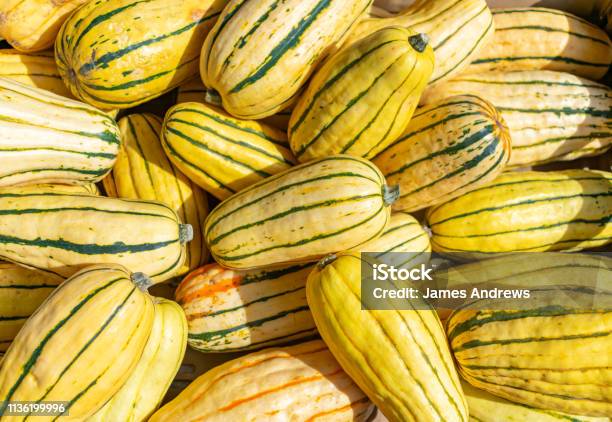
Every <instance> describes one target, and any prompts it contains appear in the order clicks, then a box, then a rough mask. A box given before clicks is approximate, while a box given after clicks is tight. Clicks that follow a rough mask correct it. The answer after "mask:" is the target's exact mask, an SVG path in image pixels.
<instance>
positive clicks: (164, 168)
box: [102, 114, 208, 275]
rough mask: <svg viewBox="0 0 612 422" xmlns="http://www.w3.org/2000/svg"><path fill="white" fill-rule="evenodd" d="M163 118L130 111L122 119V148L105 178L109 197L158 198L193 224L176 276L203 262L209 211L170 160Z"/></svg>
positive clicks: (203, 198)
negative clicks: (164, 143)
mask: <svg viewBox="0 0 612 422" xmlns="http://www.w3.org/2000/svg"><path fill="white" fill-rule="evenodd" d="M161 126H162V121H161V119H160V118H159V117H157V116H154V115H152V114H131V115H129V116H126V117H124V118H122V119H121V120H119V130H120V131H121V150H120V151H119V154H118V156H117V162H116V164H115V166H114V167H113V171H112V173H110V174H109V175H108V176H106V178H104V179H103V180H102V182H103V184H104V188H105V190H106V192H107V194H108V196H115V197H119V198H131V199H146V200H157V201H160V202H163V203H164V204H166V205H168V206H170V207H171V208H172V209H173V210H174V211H176V213H177V214H178V216H179V218H180V219H181V221H182V222H184V223H188V224H191V227H193V239H192V240H191V242H189V244H188V245H187V250H186V258H185V264H184V265H183V266H182V267H181V268H180V269H179V270H178V272H177V275H181V274H184V273H186V272H188V271H189V270H192V269H195V268H197V267H199V266H200V265H202V264H204V263H205V262H206V261H207V259H208V251H207V250H206V248H205V246H204V244H203V243H204V242H203V239H202V227H201V224H203V222H204V219H205V218H206V214H208V199H207V197H206V194H205V193H204V192H203V191H202V190H201V189H200V188H199V187H198V186H197V185H196V184H195V183H193V182H192V181H191V180H189V179H188V178H187V177H186V176H185V175H184V174H182V173H181V172H180V171H179V170H178V169H177V168H176V167H175V166H174V165H172V163H171V162H170V160H169V159H168V157H167V156H166V154H165V153H164V150H163V148H162V145H161V142H160V139H159V135H160V133H161Z"/></svg>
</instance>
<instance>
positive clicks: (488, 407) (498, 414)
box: [461, 382, 610, 422]
mask: <svg viewBox="0 0 612 422" xmlns="http://www.w3.org/2000/svg"><path fill="white" fill-rule="evenodd" d="M461 387H462V388H463V392H464V393H465V398H466V400H467V402H468V407H469V409H470V422H514V421H521V422H561V421H571V422H609V421H610V419H609V418H605V417H601V418H598V417H591V416H578V415H568V414H567V413H561V412H557V411H554V410H550V409H539V408H537V407H532V406H526V405H523V404H516V403H512V402H511V401H508V400H504V399H502V398H501V397H496V396H494V395H493V394H489V393H487V392H486V391H484V390H481V389H479V388H475V387H472V386H471V385H470V384H468V383H467V382H462V383H461Z"/></svg>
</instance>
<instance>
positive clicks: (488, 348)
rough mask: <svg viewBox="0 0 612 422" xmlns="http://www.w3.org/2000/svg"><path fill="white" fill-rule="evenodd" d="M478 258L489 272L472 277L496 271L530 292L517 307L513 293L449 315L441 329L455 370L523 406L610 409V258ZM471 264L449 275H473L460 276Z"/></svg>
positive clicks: (491, 277)
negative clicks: (456, 368) (446, 337)
mask: <svg viewBox="0 0 612 422" xmlns="http://www.w3.org/2000/svg"><path fill="white" fill-rule="evenodd" d="M523 255H524V254H523ZM539 255H542V254H539ZM529 261H532V262H529ZM519 262H520V263H519ZM479 264H481V265H480V266H481V268H482V267H484V268H485V269H486V270H485V271H487V272H488V275H485V276H480V277H479V278H478V279H479V281H487V280H488V281H489V282H492V281H494V282H495V283H499V280H500V278H498V277H500V276H502V277H503V278H502V279H501V280H504V281H506V282H507V283H508V284H507V285H508V286H517V285H518V286H521V287H523V286H525V287H527V288H528V289H529V290H530V298H529V299H528V300H524V301H522V304H521V305H519V306H517V300H516V299H506V300H501V299H498V300H495V305H494V306H493V307H492V308H493V309H491V310H483V309H482V308H485V309H486V308H487V303H486V302H485V303H483V304H482V305H483V306H480V307H478V308H474V307H472V308H468V307H463V308H459V309H458V310H456V311H455V312H453V313H452V314H451V316H450V317H449V319H448V321H447V333H448V338H449V341H450V345H451V350H452V351H453V353H454V356H455V360H456V361H457V364H458V365H459V370H460V372H461V375H462V376H463V377H464V378H465V379H466V380H467V381H468V382H469V383H470V384H472V385H473V386H475V387H477V388H480V389H483V390H486V391H488V392H489V393H491V394H494V395H496V396H500V397H502V398H505V399H507V400H510V401H513V402H517V403H521V404H524V405H527V406H533V407H538V408H544V409H551V410H552V411H555V412H564V413H570V414H577V415H587V416H609V415H611V414H612V399H611V397H612V383H611V382H610V379H611V377H612V368H610V355H609V351H610V350H611V349H612V336H611V335H610V332H611V331H612V314H611V313H610V304H612V291H610V289H609V281H610V279H611V277H612V259H611V258H609V257H603V256H599V257H598V258H595V257H588V256H587V257H584V258H579V259H578V258H577V257H576V256H574V255H573V254H554V257H546V256H544V257H534V258H533V259H532V260H526V259H525V257H524V256H523V259H522V260H520V261H519V260H518V259H517V258H516V257H515V256H513V255H507V256H503V257H498V258H493V259H490V260H485V261H482V262H480V263H479ZM473 265H474V264H467V268H466V270H467V272H463V270H462V267H461V266H459V267H455V268H454V269H453V270H454V271H455V273H456V275H455V277H456V278H463V280H466V279H468V280H470V281H472V280H471V279H469V278H464V277H462V276H466V277H469V275H470V274H472V273H474V271H473V268H471V267H473ZM525 265H527V266H528V267H529V268H525ZM538 267H539V268H538ZM472 285H473V284H472ZM502 287H503V285H502ZM521 420H522V419H521ZM539 420H540V419H538V421H539Z"/></svg>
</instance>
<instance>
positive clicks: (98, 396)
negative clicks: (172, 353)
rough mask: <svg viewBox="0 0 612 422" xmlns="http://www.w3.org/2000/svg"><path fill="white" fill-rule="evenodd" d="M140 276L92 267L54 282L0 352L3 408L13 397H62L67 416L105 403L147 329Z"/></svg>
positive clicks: (147, 301)
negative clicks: (0, 356)
mask: <svg viewBox="0 0 612 422" xmlns="http://www.w3.org/2000/svg"><path fill="white" fill-rule="evenodd" d="M142 277H143V275H142V274H140V275H133V276H132V275H131V274H130V272H128V271H127V270H126V269H125V268H123V267H121V266H117V265H104V266H92V267H89V268H86V269H84V270H83V271H81V272H79V273H78V274H75V275H74V277H72V278H70V279H69V280H67V281H66V282H64V283H63V284H62V285H61V286H60V287H59V288H57V289H56V290H55V291H54V292H53V293H52V294H51V296H49V297H48V298H47V300H46V301H45V302H44V303H43V304H42V305H41V306H40V307H39V308H38V310H37V311H36V312H35V313H34V315H32V316H31V317H30V319H28V321H27V322H26V323H25V325H24V326H23V328H22V329H21V331H20V332H19V334H17V337H16V338H15V341H14V342H13V344H12V345H11V347H10V348H9V350H8V351H7V353H6V355H5V356H4V360H3V362H2V366H1V367H0V398H1V399H2V400H1V401H2V404H0V410H1V411H4V410H6V406H7V403H8V402H10V401H35V402H38V401H62V402H68V412H69V415H70V418H74V419H82V418H86V417H88V416H91V415H92V414H93V413H94V412H95V411H97V410H98V409H99V408H100V407H102V406H103V405H104V403H105V402H106V401H107V400H109V399H110V398H111V397H112V396H113V394H115V393H116V392H117V391H118V390H119V389H120V388H121V385H122V384H123V383H124V382H125V381H126V380H127V378H128V376H129V375H130V373H131V372H132V370H133V368H134V367H135V366H136V364H137V363H138V359H139V358H140V356H141V355H142V352H143V350H144V348H145V344H146V342H147V338H148V337H149V334H150V332H151V327H152V324H153V318H154V308H153V300H152V298H151V296H149V294H148V293H146V287H148V286H147V281H146V278H142ZM25 419H26V418H25V417H24V416H22V417H16V418H14V420H25ZM37 419H39V420H42V421H51V420H54V416H47V417H38V418H37Z"/></svg>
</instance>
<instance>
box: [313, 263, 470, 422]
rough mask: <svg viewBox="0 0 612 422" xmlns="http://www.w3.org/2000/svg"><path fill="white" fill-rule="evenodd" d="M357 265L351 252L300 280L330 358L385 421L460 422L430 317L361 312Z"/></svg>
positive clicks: (453, 383)
mask: <svg viewBox="0 0 612 422" xmlns="http://www.w3.org/2000/svg"><path fill="white" fill-rule="evenodd" d="M361 265H362V264H361V258H360V257H359V254H356V253H354V254H343V255H340V256H338V257H335V256H328V257H327V258H325V259H324V260H322V261H321V262H320V263H319V264H318V265H317V267H316V269H315V270H313V272H312V273H311V274H310V276H309V277H308V282H307V284H306V294H307V297H308V304H309V305H310V309H311V310H312V314H313V317H314V320H315V322H316V324H317V328H318V329H319V333H320V334H321V337H322V338H323V340H324V341H325V342H326V343H327V344H328V346H329V348H330V350H331V352H332V353H333V355H334V356H335V357H336V359H338V362H339V363H340V365H341V366H342V368H343V369H344V370H345V371H346V372H347V373H348V374H349V375H350V376H351V378H352V379H353V380H355V382H356V383H357V385H359V387H360V388H361V389H362V390H363V391H364V392H365V393H366V394H367V395H368V397H369V398H370V399H371V400H372V401H373V402H374V404H376V406H377V407H378V409H379V410H380V411H381V412H382V413H383V414H384V415H385V417H386V418H387V419H388V420H389V421H390V422H408V421H419V422H427V421H439V420H446V421H467V419H468V412H467V405H466V403H465V399H464V397H463V393H462V391H461V386H460V384H459V378H458V376H457V373H456V371H455V368H454V366H453V360H452V357H451V354H450V352H449V350H448V346H447V343H446V338H445V337H444V329H443V328H442V324H441V323H440V320H439V319H438V316H437V315H436V312H435V311H434V310H433V309H429V310H427V309H425V308H423V309H422V310H384V311H379V310H362V303H361ZM374 345H375V347H374Z"/></svg>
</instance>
